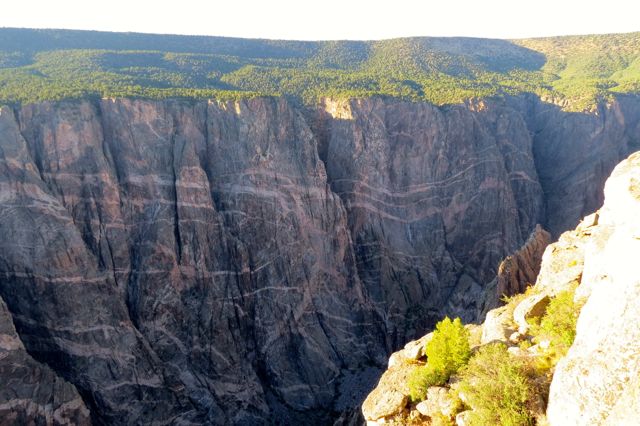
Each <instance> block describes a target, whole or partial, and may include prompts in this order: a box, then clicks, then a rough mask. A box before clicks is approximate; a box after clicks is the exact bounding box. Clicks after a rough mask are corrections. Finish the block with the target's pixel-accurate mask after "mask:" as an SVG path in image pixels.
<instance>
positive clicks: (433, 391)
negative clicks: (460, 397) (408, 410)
mask: <svg viewBox="0 0 640 426" xmlns="http://www.w3.org/2000/svg"><path fill="white" fill-rule="evenodd" d="M454 409H455V402H454V401H453V399H452V398H451V397H450V396H449V389H448V388H445V387H441V386H431V387H430V388H429V389H427V398H426V399H425V400H424V401H421V402H420V403H419V404H418V405H416V410H418V411H419V412H420V414H422V415H424V416H427V417H434V416H437V415H438V414H442V415H444V416H447V417H449V416H451V415H452V414H453V411H454Z"/></svg>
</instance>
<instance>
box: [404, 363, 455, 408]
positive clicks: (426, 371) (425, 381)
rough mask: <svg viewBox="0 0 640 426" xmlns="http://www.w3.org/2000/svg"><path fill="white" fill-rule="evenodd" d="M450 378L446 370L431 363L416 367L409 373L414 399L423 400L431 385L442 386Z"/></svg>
mask: <svg viewBox="0 0 640 426" xmlns="http://www.w3.org/2000/svg"><path fill="white" fill-rule="evenodd" d="M447 380H448V377H445V375H444V372H442V371H441V370H435V369H434V368H433V367H431V365H430V364H427V365H421V366H419V367H416V368H414V369H413V370H412V371H411V373H410V374H409V378H408V380H407V385H408V386H409V396H410V397H411V400H412V401H422V400H423V399H425V398H426V397H427V389H429V388H430V387H431V386H442V385H443V384H445V383H446V382H447Z"/></svg>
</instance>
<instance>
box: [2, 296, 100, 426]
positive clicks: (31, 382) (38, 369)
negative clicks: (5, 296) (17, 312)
mask: <svg viewBox="0 0 640 426" xmlns="http://www.w3.org/2000/svg"><path fill="white" fill-rule="evenodd" d="M0 377H1V378H2V385H1V386H0V425H26V424H41V425H88V424H91V422H90V418H89V410H88V409H87V407H86V406H85V404H84V402H83V401H82V398H81V397H80V395H79V394H78V391H77V390H76V388H75V387H74V386H73V385H72V384H70V383H68V382H66V381H65V380H63V379H62V378H60V377H59V376H57V375H56V373H55V372H54V371H52V370H51V369H50V368H49V367H47V366H46V365H43V364H40V363H38V362H37V361H35V360H34V359H33V358H31V356H30V355H29V354H28V353H27V352H26V350H25V348H24V345H23V344H22V342H21V341H20V337H19V336H18V334H17V333H16V330H15V328H14V327H13V322H12V318H11V314H10V313H9V311H8V310H7V306H6V305H5V303H4V302H3V301H2V299H0Z"/></svg>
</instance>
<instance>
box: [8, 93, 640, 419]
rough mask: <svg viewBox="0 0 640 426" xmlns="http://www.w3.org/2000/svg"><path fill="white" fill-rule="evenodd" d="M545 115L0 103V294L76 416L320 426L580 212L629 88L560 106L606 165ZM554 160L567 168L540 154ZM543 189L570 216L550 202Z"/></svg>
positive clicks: (408, 107) (516, 103) (619, 150)
mask: <svg viewBox="0 0 640 426" xmlns="http://www.w3.org/2000/svg"><path fill="white" fill-rule="evenodd" d="M537 102H539V101H537ZM625 102H626V103H625ZM542 108H543V105H542V104H541V103H540V105H539V104H538V103H536V102H535V101H533V100H531V99H513V100H508V101H473V102H469V103H467V104H465V105H455V106H450V107H443V108H437V107H434V106H431V105H428V104H423V103H408V102H400V101H393V100H386V99H382V98H371V99H361V100H350V101H332V100H326V101H325V103H324V105H323V106H322V107H320V108H319V109H318V110H317V111H315V112H313V113H312V114H311V116H309V115H305V116H303V114H302V113H301V112H299V111H297V110H296V109H295V108H293V107H292V106H291V105H289V104H288V103H287V102H286V101H285V100H284V99H276V98H255V99H250V100H243V101H238V102H215V101H211V102H187V101H178V100H167V101H155V102H152V101H142V100H102V101H98V102H89V101H73V102H71V101H69V102H60V103H42V104H36V105H27V106H23V107H20V108H16V109H12V108H7V107H3V108H2V109H1V110H0V235H2V236H3V238H2V239H1V240H0V296H1V297H2V299H3V300H4V302H5V303H6V306H7V308H8V312H9V313H10V315H11V318H12V321H13V323H14V324H15V329H16V331H17V333H18V334H19V337H20V339H21V341H22V342H23V343H24V347H25V348H26V350H27V351H28V353H29V354H30V356H32V357H33V358H34V359H35V360H37V362H41V363H46V364H47V365H48V366H49V367H50V368H51V369H52V371H53V372H55V374H56V375H57V376H59V377H60V378H62V379H64V380H66V381H68V382H69V383H71V384H72V385H73V386H75V388H76V389H77V390H78V392H79V394H80V395H81V396H82V398H83V401H84V403H85V404H86V407H87V408H88V409H89V410H90V411H91V415H92V416H93V419H94V420H96V421H99V422H106V423H111V424H132V423H151V422H156V423H185V424H187V423H210V424H228V423H232V424H261V423H268V422H273V421H275V419H277V421H279V422H281V423H283V424H295V423H300V422H301V421H307V422H312V423H327V422H329V421H330V419H331V418H333V417H334V416H336V414H337V413H341V412H346V411H348V410H349V409H350V408H353V407H356V406H357V405H358V404H359V403H360V402H361V401H362V399H363V397H364V395H366V393H367V392H368V391H369V390H370V388H371V387H372V386H373V384H374V383H375V380H376V378H377V377H376V374H377V371H379V370H378V369H379V368H381V367H382V366H383V365H384V364H385V362H386V357H387V355H388V354H389V353H390V352H391V351H392V350H393V349H396V348H398V347H400V346H401V345H403V344H404V343H405V342H406V341H408V340H409V339H411V338H412V337H414V336H417V335H421V334H423V333H424V332H425V331H427V330H429V329H430V328H431V327H432V326H433V324H434V323H435V321H436V320H438V319H440V318H441V317H442V316H444V315H445V314H449V315H457V316H462V317H463V318H465V319H466V320H475V319H477V318H476V317H477V312H479V311H480V310H481V309H480V308H481V306H482V303H484V302H483V301H484V300H485V299H486V297H485V296H486V294H485V293H486V288H487V283H489V282H491V281H492V280H493V279H494V277H495V274H496V269H497V267H498V265H499V263H500V261H501V260H502V259H504V258H505V257H506V256H508V255H509V254H511V253H514V252H515V251H516V250H517V249H518V248H519V247H521V246H522V245H523V244H524V243H525V240H526V239H527V237H528V236H529V235H530V233H531V232H532V231H533V229H534V227H535V225H536V224H537V223H542V224H543V226H544V225H545V224H546V223H551V224H554V225H553V227H554V228H555V229H556V230H557V229H560V228H562V226H564V224H565V223H570V222H572V221H577V219H578V218H579V214H578V213H580V214H581V213H582V211H583V210H585V209H587V210H588V209H589V208H591V207H590V206H591V204H592V201H591V198H594V199H597V198H598V195H597V193H598V191H597V188H598V185H601V184H602V182H601V180H603V179H604V178H602V179H601V175H602V174H605V173H608V171H607V168H608V167H609V166H610V165H611V167H613V164H610V163H612V162H613V159H614V157H616V156H621V155H623V153H626V152H627V151H628V150H629V149H630V147H632V146H634V143H637V140H636V139H633V138H634V137H635V136H634V133H633V132H632V131H631V130H630V129H631V128H633V126H637V122H638V117H640V112H639V113H638V114H637V115H634V114H636V112H638V111H637V110H638V109H639V108H637V106H636V104H635V103H633V102H632V101H630V100H621V101H620V102H618V103H615V104H613V105H610V106H608V107H603V109H602V113H600V114H599V115H594V114H591V115H589V114H582V115H580V114H578V115H576V116H575V117H577V118H572V117H574V116H573V115H569V116H565V117H566V120H568V121H570V122H573V121H575V122H576V123H580V122H581V120H583V121H585V122H588V123H592V122H594V123H596V124H593V126H595V127H594V129H596V130H597V129H600V127H598V126H601V127H602V128H603V129H604V130H602V132H605V134H606V135H608V136H607V138H608V139H607V144H608V145H607V146H609V148H607V151H606V152H607V155H606V156H605V155H600V156H593V157H592V156H590V154H589V155H587V151H588V150H587V148H584V149H583V148H581V146H582V145H581V144H591V145H593V146H596V145H597V143H598V142H599V141H601V140H602V139H601V138H603V137H604V136H601V134H602V132H600V133H599V131H596V130H594V132H592V133H589V134H585V135H583V136H584V138H585V140H586V141H585V140H582V139H580V140H578V139H575V140H564V139H565V138H567V137H568V135H569V130H567V131H566V132H559V133H554V132H552V131H551V130H550V129H551V128H552V127H553V126H555V124H554V123H555V122H556V121H554V120H556V118H555V115H554V114H565V113H562V112H558V111H556V110H553V109H551V110H549V111H547V110H545V112H544V113H542V112H540V111H541V110H542ZM634 108H635V109H634ZM539 110H540V111H539ZM305 117H306V118H305ZM310 118H311V120H310ZM557 120H560V119H557ZM572 120H573V121H572ZM562 123H565V121H562ZM571 126H574V127H571V128H575V127H576V126H578V124H571ZM572 141H573V142H575V143H573V142H572ZM591 145H589V146H591ZM563 149H564V150H566V151H575V150H576V149H578V150H580V151H579V152H583V151H584V154H581V156H578V157H580V158H581V161H582V163H581V165H580V172H579V173H578V172H576V173H564V169H562V168H561V164H560V163H559V162H557V161H550V160H549V158H550V157H553V158H555V156H560V157H561V156H563V155H566V156H569V154H568V153H565V151H562V150H563ZM603 149H604V148H603ZM558 150H560V151H562V152H561V153H558V152H557V151H558ZM590 152H591V151H589V153H590ZM547 162H548V164H547ZM557 182H562V185H561V186H562V188H565V189H563V191H570V192H571V193H572V194H574V195H575V196H576V197H582V198H580V202H579V203H578V204H580V206H579V207H575V206H572V205H567V206H566V207H561V206H558V205H556V204H553V203H555V202H553V201H551V200H553V199H555V198H553V197H556V196H557V194H556V192H554V191H553V190H552V189H553V188H554V185H556V184H557ZM592 192H593V194H595V195H593V194H592ZM587 194H588V196H587ZM589 197H591V198H589ZM576 202H577V201H576ZM549 203H551V204H552V205H553V206H554V207H553V209H546V210H545V204H549ZM595 207H596V206H594V208H595ZM558 218H561V220H560V219H558ZM1 363H2V361H0V364H1Z"/></svg>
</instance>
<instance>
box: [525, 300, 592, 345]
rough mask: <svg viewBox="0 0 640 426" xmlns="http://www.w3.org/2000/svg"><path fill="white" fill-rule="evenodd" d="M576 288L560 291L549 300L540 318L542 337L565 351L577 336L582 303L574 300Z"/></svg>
mask: <svg viewBox="0 0 640 426" xmlns="http://www.w3.org/2000/svg"><path fill="white" fill-rule="evenodd" d="M574 296H575V288H573V289H570V290H567V291H563V292H561V293H559V294H558V295H557V296H556V297H555V298H554V299H552V300H551V302H549V306H548V307H547V311H546V312H545V314H544V316H543V317H542V319H541V320H540V327H539V330H536V331H537V332H538V333H537V334H538V335H539V337H538V340H540V339H541V338H546V339H549V341H550V342H551V346H552V347H554V348H556V349H557V350H559V351H562V352H563V353H566V352H567V350H569V347H571V345H572V344H573V340H574V339H575V337H576V324H577V322H578V316H579V315H580V309H581V308H582V303H576V302H575V301H574Z"/></svg>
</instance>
